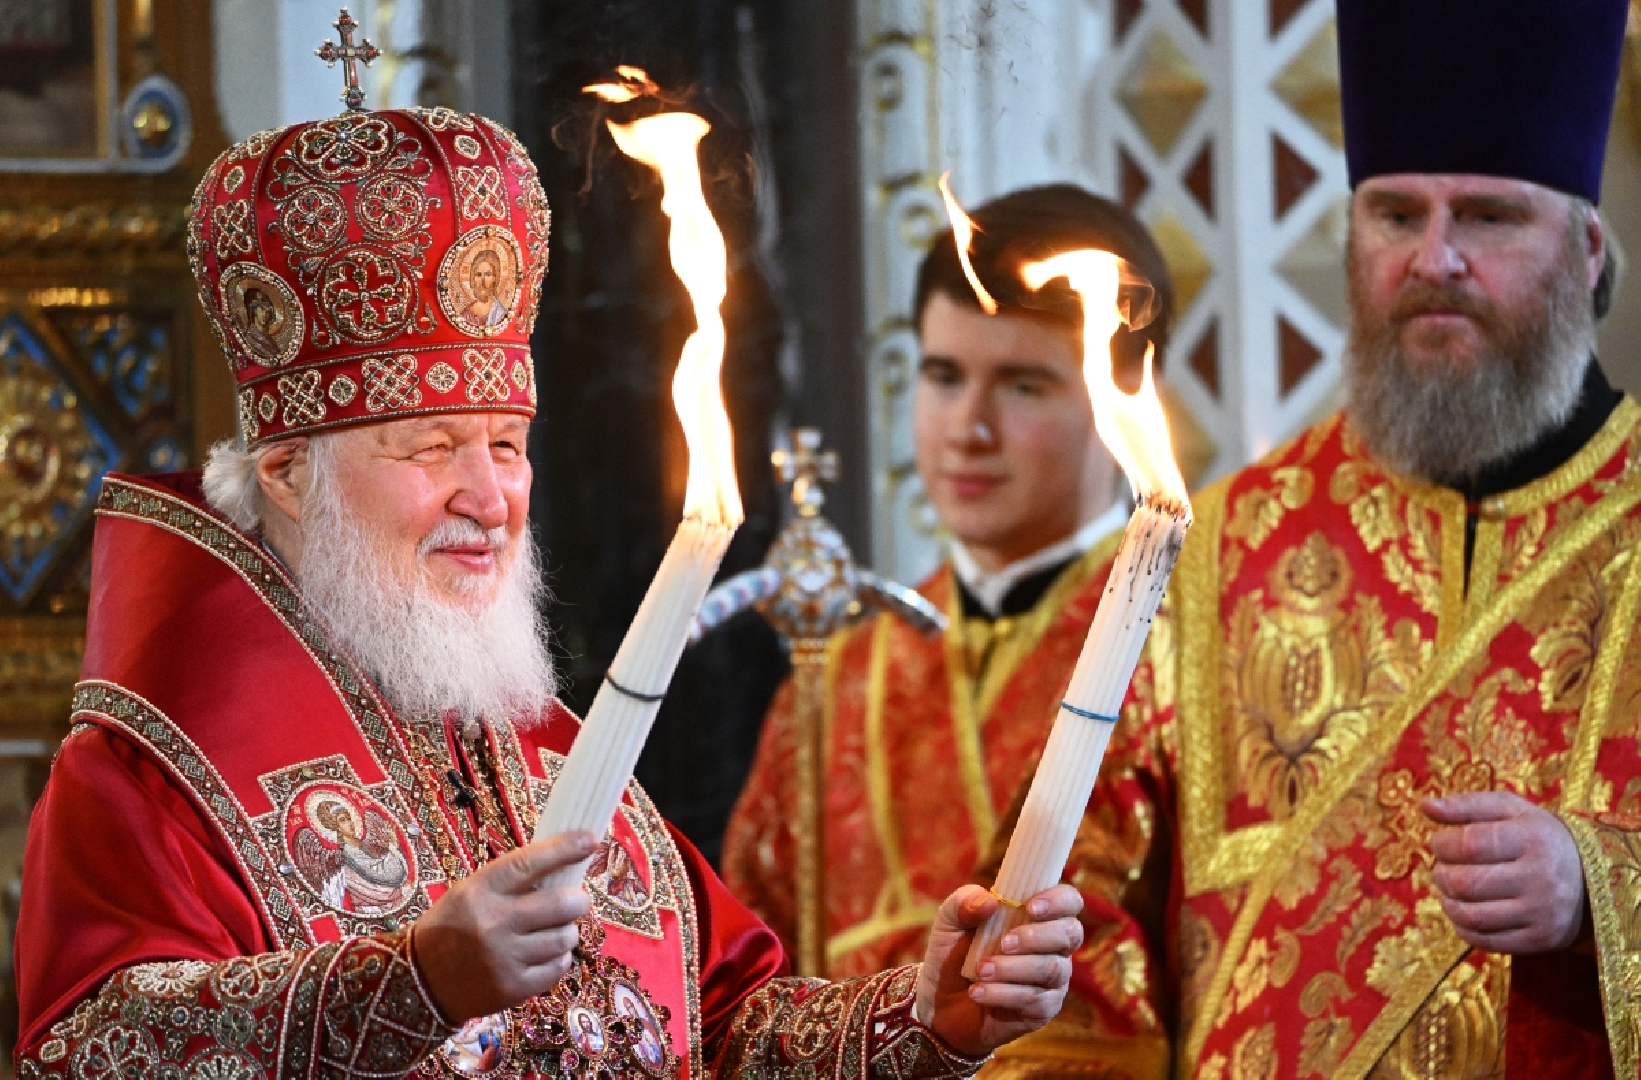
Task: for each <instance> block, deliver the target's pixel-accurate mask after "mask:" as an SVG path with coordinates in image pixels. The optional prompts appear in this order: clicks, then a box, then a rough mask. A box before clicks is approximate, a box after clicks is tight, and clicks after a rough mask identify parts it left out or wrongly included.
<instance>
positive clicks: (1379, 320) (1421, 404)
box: [1345, 245, 1595, 486]
mask: <svg viewBox="0 0 1641 1080" xmlns="http://www.w3.org/2000/svg"><path fill="white" fill-rule="evenodd" d="M1567 254H1568V255H1569V259H1568V260H1566V261H1565V265H1562V266H1560V267H1558V268H1557V270H1556V271H1555V272H1553V273H1552V274H1551V275H1550V276H1549V279H1548V280H1547V281H1545V282H1544V284H1543V288H1542V290H1541V293H1542V295H1543V297H1544V302H1543V305H1542V307H1540V308H1539V309H1538V310H1537V311H1536V312H1533V313H1532V315H1531V317H1528V318H1524V319H1521V320H1520V321H1519V322H1518V323H1515V324H1510V323H1506V322H1505V321H1504V320H1503V319H1502V318H1501V317H1500V315H1499V314H1498V312H1497V309H1496V308H1493V307H1492V306H1491V305H1489V304H1485V303H1483V302H1481V301H1477V300H1475V299H1473V298H1470V297H1468V296H1466V295H1458V294H1454V293H1450V292H1448V291H1445V290H1441V289H1439V288H1438V287H1434V286H1426V287H1423V290H1422V291H1420V292H1419V295H1416V296H1415V295H1409V294H1408V293H1407V292H1404V294H1403V296H1402V297H1399V298H1398V301H1397V304H1396V305H1395V306H1394V307H1393V309H1392V311H1391V312H1390V313H1389V314H1388V315H1379V314H1378V313H1373V312H1370V311H1369V310H1368V308H1367V301H1366V295H1365V289H1364V288H1363V287H1362V286H1361V283H1360V282H1358V280H1357V275H1356V273H1355V272H1354V267H1353V272H1352V273H1351V275H1350V278H1351V282H1350V284H1351V290H1350V291H1351V312H1352V319H1351V330H1350V338H1349V340H1348V342H1347V343H1346V346H1345V387H1346V391H1347V394H1348V398H1349V402H1350V404H1349V415H1350V421H1351V425H1352V427H1353V428H1354V429H1355V431H1356V433H1357V435H1359V436H1360V438H1361V440H1362V442H1363V444H1364V445H1365V446H1366V448H1367V450H1368V452H1369V453H1371V454H1372V455H1373V456H1374V457H1375V458H1377V459H1378V460H1379V461H1380V462H1381V463H1383V464H1385V465H1387V466H1388V467H1390V468H1391V469H1393V470H1395V471H1397V472H1401V473H1405V474H1408V475H1411V476H1416V477H1419V478H1421V479H1424V480H1429V481H1432V482H1434V483H1438V484H1445V485H1455V486H1456V485H1462V484H1463V483H1465V482H1466V481H1469V480H1473V479H1474V478H1475V477H1476V476H1477V475H1478V474H1479V473H1480V472H1481V470H1482V469H1484V468H1485V467H1487V466H1488V465H1491V464H1494V463H1495V462H1499V461H1503V460H1504V459H1506V458H1508V457H1509V456H1510V455H1512V454H1514V453H1517V452H1518V451H1521V450H1524V449H1526V448H1527V447H1529V446H1531V445H1532V444H1533V443H1534V442H1535V441H1537V440H1538V438H1539V437H1540V436H1542V435H1544V434H1545V433H1546V432H1549V431H1552V430H1554V429H1555V428H1557V427H1559V426H1560V425H1562V424H1564V423H1566V421H1567V418H1568V417H1569V416H1571V415H1572V412H1573V409H1574V407H1575V406H1576V405H1577V404H1578V396H1579V391H1580V390H1581V389H1582V387H1583V382H1584V369H1585V366H1586V365H1587V364H1588V363H1589V360H1590V356H1591V353H1592V350H1593V347H1594V342H1595V316H1594V314H1593V312H1592V310H1591V307H1590V292H1589V290H1588V289H1587V288H1584V287H1583V284H1582V281H1581V274H1582V265H1581V264H1580V262H1579V261H1578V258H1579V257H1580V252H1579V251H1578V249H1577V247H1576V245H1574V246H1571V247H1570V249H1569V250H1568V252H1567ZM1414 291H1418V290H1414ZM1433 300H1440V301H1442V302H1443V303H1445V304H1449V305H1451V306H1454V307H1456V308H1458V309H1459V310H1462V311H1465V312H1466V313H1468V314H1471V315H1472V317H1473V318H1475V319H1477V321H1478V322H1480V324H1481V326H1482V329H1483V331H1484V332H1485V333H1486V336H1487V342H1488V343H1487V345H1486V346H1484V348H1483V349H1482V351H1481V352H1480V353H1479V354H1478V355H1477V356H1476V358H1475V360H1474V362H1472V363H1468V364H1464V365H1454V364H1450V363H1445V362H1437V363H1433V364H1431V363H1417V362H1415V361H1413V360H1411V359H1410V358H1409V357H1408V356H1407V355H1406V354H1405V353H1404V352H1403V350H1402V347H1401V343H1400V341H1399V340H1398V335H1399V332H1400V330H1401V327H1402V323H1403V322H1404V321H1405V318H1406V315H1405V313H1404V312H1403V310H1402V309H1403V308H1404V306H1405V307H1408V308H1416V307H1417V306H1418V305H1419V304H1420V303H1421V302H1423V301H1433Z"/></svg>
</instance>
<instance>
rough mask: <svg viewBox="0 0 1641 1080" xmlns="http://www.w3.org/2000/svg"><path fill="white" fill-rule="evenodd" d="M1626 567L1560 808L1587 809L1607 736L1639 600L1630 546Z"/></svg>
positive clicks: (1638, 559) (1637, 555) (1640, 556)
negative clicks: (1598, 759)
mask: <svg viewBox="0 0 1641 1080" xmlns="http://www.w3.org/2000/svg"><path fill="white" fill-rule="evenodd" d="M1629 557H1630V565H1629V568H1628V570H1626V571H1625V574H1624V585H1623V587H1622V588H1621V589H1620V590H1619V593H1618V602H1617V603H1615V604H1614V605H1613V608H1612V615H1611V617H1610V620H1609V622H1608V623H1607V625H1608V626H1609V627H1611V630H1610V631H1609V632H1608V633H1606V634H1605V635H1603V638H1602V641H1601V643H1600V644H1599V645H1598V646H1597V647H1596V654H1595V660H1594V662H1593V664H1592V665H1591V671H1590V688H1589V690H1588V691H1586V695H1585V698H1584V709H1583V712H1582V715H1580V717H1579V721H1578V736H1577V738H1575V739H1574V740H1573V745H1572V753H1571V754H1569V755H1568V761H1567V768H1566V773H1565V775H1564V776H1563V778H1562V781H1561V803H1560V805H1561V809H1563V810H1567V811H1574V812H1577V811H1581V810H1589V809H1590V806H1589V801H1590V784H1591V781H1593V780H1594V779H1595V762H1596V757H1597V756H1598V755H1599V754H1600V751H1601V740H1602V739H1604V738H1606V736H1607V725H1608V722H1609V713H1610V712H1611V709H1612V698H1613V690H1614V689H1615V688H1616V686H1617V683H1618V672H1619V669H1620V668H1621V667H1622V666H1623V664H1624V655H1625V653H1627V652H1628V651H1629V647H1630V639H1631V638H1632V637H1633V635H1634V631H1635V617H1636V607H1637V602H1638V601H1641V551H1637V550H1636V548H1635V546H1634V545H1632V546H1631V548H1630V551H1629Z"/></svg>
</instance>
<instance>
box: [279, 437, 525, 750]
mask: <svg viewBox="0 0 1641 1080" xmlns="http://www.w3.org/2000/svg"><path fill="white" fill-rule="evenodd" d="M327 441H328V440H327V439H325V438H324V437H319V438H315V439H313V440H312V442H311V443H310V444H309V446H310V449H309V460H310V462H311V466H312V469H313V488H312V490H311V491H310V492H309V495H308V497H307V498H306V499H304V500H303V506H302V557H301V558H302V561H301V573H300V578H301V584H302V591H303V593H304V594H305V595H306V597H307V599H308V600H309V602H310V603H312V604H313V606H314V607H315V608H317V609H318V610H319V612H320V614H321V615H323V616H324V619H325V621H326V622H327V623H328V626H329V629H330V631H331V634H332V636H333V637H334V639H335V640H336V641H337V642H338V643H339V644H341V645H342V646H344V647H345V648H346V649H347V650H348V651H349V652H350V653H352V655H353V657H354V659H355V660H357V661H358V662H359V664H360V665H361V667H363V668H364V670H365V672H366V673H367V674H368V675H369V676H370V677H371V679H372V680H373V681H374V683H375V684H376V686H377V688H378V689H379V690H381V692H382V693H383V695H385V696H386V698H387V701H388V704H390V705H391V706H392V707H393V708H394V710H395V711H397V712H399V713H401V714H403V715H405V716H406V717H407V718H411V717H415V718H433V717H440V716H443V715H444V714H446V713H449V712H454V713H456V714H457V715H458V716H459V717H460V718H462V719H463V720H480V719H486V718H488V719H491V720H501V719H506V720H508V721H511V722H513V723H515V724H520V725H527V724H530V723H532V722H535V721H537V720H539V719H541V718H542V717H543V716H544V714H545V712H546V708H547V705H548V703H549V702H550V701H551V700H552V698H553V693H554V689H555V680H554V672H553V662H552V657H551V654H550V652H549V650H548V645H547V640H548V638H547V627H546V625H545V623H544V621H543V619H542V617H541V609H542V601H543V600H544V599H545V591H546V590H545V588H544V587H543V586H542V584H541V575H540V571H539V566H540V563H539V559H538V557H537V553H536V546H535V541H534V538H533V537H531V535H530V534H529V532H528V531H526V532H524V533H523V534H521V535H520V536H519V537H518V538H517V539H516V540H512V541H509V540H508V537H507V533H506V530H505V529H500V528H497V529H492V530H490V531H489V533H488V534H486V532H485V530H483V529H481V528H480V527H479V525H478V524H477V523H476V522H474V521H473V520H472V519H471V518H464V517H458V518H448V519H446V520H445V521H444V522H443V523H441V524H440V525H439V527H438V528H437V529H435V530H434V531H433V533H431V534H430V535H429V536H427V537H426V538H424V539H423V540H422V542H421V544H420V545H419V547H418V551H417V557H416V564H417V565H416V569H415V572H414V573H413V574H412V575H411V580H410V581H401V580H400V578H399V574H398V573H396V572H395V570H394V569H393V567H392V566H391V564H389V563H388V562H387V560H386V559H385V558H384V556H383V553H384V552H385V551H387V550H388V548H387V543H386V541H385V539H384V538H382V537H379V536H377V535H376V534H375V532H374V531H373V530H372V529H371V526H370V523H369V522H368V521H365V520H364V519H362V518H361V517H360V516H359V515H358V514H356V513H354V512H353V511H352V510H351V509H350V508H349V507H347V506H346V505H344V503H343V500H342V497H341V493H340V491H339V490H338V488H337V485H336V483H335V481H334V479H333V477H334V465H333V464H332V460H331V452H330V448H329V447H328V446H325V445H324V444H325V443H326V442H327ZM486 537H488V539H489V541H490V542H491V543H492V544H493V545H494V546H495V547H496V548H497V565H498V570H497V571H496V573H497V574H499V575H500V581H499V583H498V587H497V590H496V596H495V599H494V600H493V601H491V602H490V603H489V604H487V605H485V606H483V607H470V606H467V605H465V604H451V603H448V602H446V601H444V600H442V599H440V597H439V595H438V593H437V592H436V591H435V589H434V586H433V584H432V582H431V581H430V579H429V571H428V569H427V565H426V560H427V557H428V554H429V553H430V552H431V551H432V550H434V549H435V548H438V547H441V546H444V545H447V544H450V543H453V542H474V541H479V540H482V539H485V538H486ZM509 547H511V548H513V549H515V550H512V551H509V550H507V549H508V548H509ZM484 584H485V582H484V581H482V580H481V579H479V578H477V577H476V576H475V577H474V578H473V580H472V581H471V585H472V586H473V588H474V589H475V590H478V589H480V588H482V587H483V585H484Z"/></svg>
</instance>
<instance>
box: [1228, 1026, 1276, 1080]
mask: <svg viewBox="0 0 1641 1080" xmlns="http://www.w3.org/2000/svg"><path fill="white" fill-rule="evenodd" d="M1277 1065H1278V1061H1277V1056H1276V1024H1275V1023H1268V1024H1263V1025H1261V1026H1259V1027H1257V1028H1253V1029H1252V1030H1250V1031H1248V1032H1247V1033H1246V1034H1244V1035H1243V1036H1242V1038H1240V1039H1238V1040H1237V1041H1236V1046H1235V1047H1234V1048H1233V1049H1232V1050H1231V1080H1273V1078H1274V1077H1275V1076H1276V1070H1277Z"/></svg>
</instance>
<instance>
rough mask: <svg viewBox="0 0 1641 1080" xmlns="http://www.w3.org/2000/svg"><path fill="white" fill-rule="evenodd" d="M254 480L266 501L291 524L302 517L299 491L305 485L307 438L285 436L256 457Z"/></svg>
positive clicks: (306, 477) (300, 491)
mask: <svg viewBox="0 0 1641 1080" xmlns="http://www.w3.org/2000/svg"><path fill="white" fill-rule="evenodd" d="M256 482H257V485H258V486H259V487H261V488H262V494H263V496H265V497H266V498H267V500H268V502H269V503H270V504H272V505H273V506H274V507H275V508H277V509H278V510H279V512H280V513H281V514H284V515H285V517H286V518H288V519H289V520H290V521H291V523H292V524H296V523H297V522H300V521H301V520H302V495H303V493H304V492H305V491H306V490H307V487H308V440H307V439H305V438H295V439H285V440H283V441H282V442H277V443H274V444H273V445H272V446H270V447H268V449H266V450H264V451H262V453H261V454H260V455H258V457H257V459H256Z"/></svg>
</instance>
